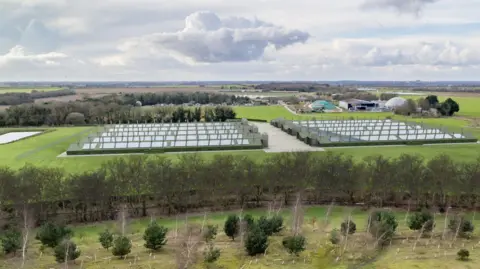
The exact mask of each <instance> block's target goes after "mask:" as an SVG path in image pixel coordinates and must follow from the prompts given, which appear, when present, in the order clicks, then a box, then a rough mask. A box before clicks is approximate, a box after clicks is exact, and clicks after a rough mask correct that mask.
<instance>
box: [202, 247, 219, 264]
mask: <svg viewBox="0 0 480 269" xmlns="http://www.w3.org/2000/svg"><path fill="white" fill-rule="evenodd" d="M218 258H220V249H218V248H215V247H214V246H213V244H208V248H207V249H205V252H204V253H203V260H204V261H205V263H214V262H216V261H217V260H218Z"/></svg>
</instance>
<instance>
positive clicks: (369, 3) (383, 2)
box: [362, 0, 439, 15]
mask: <svg viewBox="0 0 480 269" xmlns="http://www.w3.org/2000/svg"><path fill="white" fill-rule="evenodd" d="M438 1H439V0H366V1H365V2H364V3H363V5H362V8H365V9H376V8H381V9H384V8H388V9H392V8H393V9H395V10H397V11H398V12H400V13H413V14H415V15H419V14H420V12H421V11H422V10H423V9H424V8H425V6H426V5H428V4H433V3H436V2H438Z"/></svg>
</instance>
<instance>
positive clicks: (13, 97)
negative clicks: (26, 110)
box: [0, 89, 76, 106]
mask: <svg viewBox="0 0 480 269" xmlns="http://www.w3.org/2000/svg"><path fill="white" fill-rule="evenodd" d="M75 94H76V93H75V90H72V89H62V90H57V91H36V90H33V91H32V92H31V93H27V92H7V93H3V94H0V105H1V106H14V105H20V104H28V103H33V102H35V100H36V99H41V98H51V97H59V96H67V95H75Z"/></svg>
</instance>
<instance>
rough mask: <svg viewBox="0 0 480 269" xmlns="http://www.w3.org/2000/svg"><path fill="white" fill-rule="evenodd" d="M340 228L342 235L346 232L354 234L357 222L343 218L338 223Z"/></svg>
mask: <svg viewBox="0 0 480 269" xmlns="http://www.w3.org/2000/svg"><path fill="white" fill-rule="evenodd" d="M340 230H341V231H342V234H343V235H344V236H345V235H347V233H348V234H354V233H355V232H356V231H357V224H355V222H353V220H351V219H350V220H348V219H347V220H344V221H343V222H342V224H341V225H340Z"/></svg>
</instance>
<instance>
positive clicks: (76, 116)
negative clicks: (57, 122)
mask: <svg viewBox="0 0 480 269" xmlns="http://www.w3.org/2000/svg"><path fill="white" fill-rule="evenodd" d="M65 123H66V124H71V125H83V124H85V116H84V115H83V114H82V113H78V112H72V113H70V114H68V115H67V117H66V118H65Z"/></svg>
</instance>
